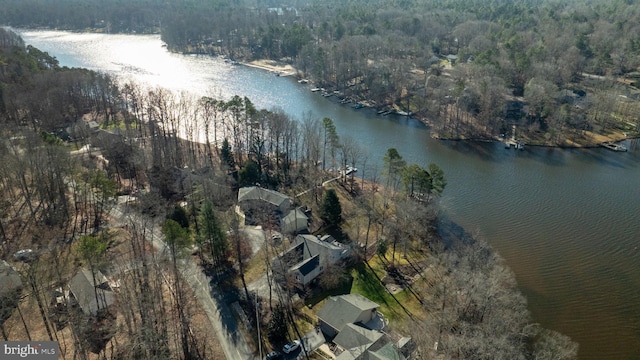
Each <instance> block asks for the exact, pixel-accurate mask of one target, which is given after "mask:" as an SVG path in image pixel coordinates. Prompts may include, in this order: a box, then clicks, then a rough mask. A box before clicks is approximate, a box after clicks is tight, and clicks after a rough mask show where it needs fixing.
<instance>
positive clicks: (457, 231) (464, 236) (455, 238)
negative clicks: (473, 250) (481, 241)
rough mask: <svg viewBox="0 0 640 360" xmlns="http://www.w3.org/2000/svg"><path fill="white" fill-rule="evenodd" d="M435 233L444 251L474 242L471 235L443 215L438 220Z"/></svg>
mask: <svg viewBox="0 0 640 360" xmlns="http://www.w3.org/2000/svg"><path fill="white" fill-rule="evenodd" d="M437 233H438V237H439V238H440V240H441V241H442V244H443V246H444V249H445V250H447V249H450V248H452V247H455V246H457V245H470V244H472V243H473V242H474V239H473V234H471V233H470V232H468V231H467V230H466V229H465V228H463V227H462V226H461V225H459V224H458V223H456V222H454V221H453V220H451V219H450V218H449V217H448V216H446V215H444V214H443V215H440V217H439V219H438V224H437Z"/></svg>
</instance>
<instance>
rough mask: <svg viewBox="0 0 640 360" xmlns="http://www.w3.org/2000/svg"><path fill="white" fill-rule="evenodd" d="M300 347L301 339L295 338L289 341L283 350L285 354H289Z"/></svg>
mask: <svg viewBox="0 0 640 360" xmlns="http://www.w3.org/2000/svg"><path fill="white" fill-rule="evenodd" d="M299 347H300V340H293V341H292V342H290V343H288V344H287V345H285V346H284V347H283V348H282V352H284V353H285V354H289V353H291V352H293V351H296V350H298V348H299Z"/></svg>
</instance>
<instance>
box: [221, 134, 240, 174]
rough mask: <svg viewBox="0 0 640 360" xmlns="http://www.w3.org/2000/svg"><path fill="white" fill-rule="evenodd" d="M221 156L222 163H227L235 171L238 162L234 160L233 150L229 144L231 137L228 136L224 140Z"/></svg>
mask: <svg viewBox="0 0 640 360" xmlns="http://www.w3.org/2000/svg"><path fill="white" fill-rule="evenodd" d="M220 157H221V158H222V163H223V164H226V165H227V166H228V167H229V170H231V171H233V170H234V169H235V167H236V162H235V160H233V151H232V150H231V144H229V139H227V138H224V140H223V141H222V148H221V149H220Z"/></svg>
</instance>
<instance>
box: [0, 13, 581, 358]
mask: <svg viewBox="0 0 640 360" xmlns="http://www.w3.org/2000/svg"><path fill="white" fill-rule="evenodd" d="M87 4H88V5H87V6H88V7H90V6H91V3H90V2H87ZM134 4H136V3H135V2H134ZM196 5H197V2H194V6H196ZM9 8H10V7H9ZM268 13H270V12H268ZM278 16H280V15H278ZM298 30H299V31H301V32H305V31H308V29H307V30H304V28H302V27H301V28H298ZM298 30H296V31H298ZM308 35H309V36H311V33H309V34H308ZM305 46H306V45H303V46H302V47H301V48H300V49H299V50H300V51H303V50H302V48H304V47H305ZM294 48H295V46H294V47H293V48H292V49H290V50H287V51H294V50H295V49H294ZM290 55H291V56H296V55H295V54H293V53H291V54H290ZM463 90H464V89H463ZM0 125H1V127H0V128H1V129H2V130H1V131H0V134H1V138H2V140H1V146H2V151H0V157H1V161H0V164H2V166H0V190H1V191H0V194H1V195H0V196H1V198H0V205H1V208H0V240H1V241H2V242H1V244H2V245H1V249H0V254H1V256H2V258H3V259H6V260H8V261H10V262H11V263H12V264H15V265H16V267H17V269H18V271H19V272H20V275H21V276H22V278H24V283H25V284H26V285H25V286H24V287H23V289H22V298H21V300H20V301H19V302H18V304H17V305H16V304H15V302H10V303H5V302H3V303H2V309H1V310H2V311H0V314H2V315H3V317H2V318H1V319H0V325H2V326H1V327H2V334H3V336H4V339H10V340H15V339H16V338H20V339H24V338H25V337H28V338H31V336H32V334H33V338H48V339H51V340H57V341H59V342H60V343H61V349H62V354H63V357H64V358H82V359H85V358H98V357H99V358H111V359H131V358H136V359H174V358H177V359H207V358H218V357H221V356H223V355H220V353H216V352H215V351H216V349H215V348H214V347H215V345H211V344H214V343H215V340H214V341H212V340H211V339H212V338H213V337H214V335H212V333H211V331H212V330H211V327H210V325H208V324H210V323H208V321H209V320H208V319H206V315H203V314H204V311H203V309H202V306H204V305H202V304H201V302H200V301H197V299H198V297H197V296H195V295H194V294H193V293H192V292H196V293H197V290H196V289H195V288H193V287H192V286H191V285H190V280H189V277H188V272H187V271H185V268H186V266H187V265H185V264H186V263H192V262H193V261H197V262H198V264H199V265H201V266H202V267H201V268H199V269H198V270H199V271H200V272H202V271H203V270H204V272H205V273H206V274H207V275H209V276H210V277H208V278H207V280H211V281H212V283H213V284H214V291H222V292H225V294H231V295H226V296H232V295H233V296H237V298H238V299H239V301H240V302H241V303H242V304H243V305H245V306H248V307H249V311H247V313H248V314H254V311H256V312H258V311H259V312H261V314H257V315H256V316H255V317H253V316H254V315H251V317H250V319H251V321H253V322H257V323H258V326H262V327H263V328H264V331H265V334H266V335H264V339H266V340H268V339H272V340H271V341H272V342H271V343H270V345H271V346H272V347H275V346H276V345H282V344H281V343H280V342H284V341H286V337H282V336H278V335H277V334H275V333H274V332H280V333H282V332H283V329H285V330H284V332H287V333H288V334H290V336H288V337H289V338H293V337H297V338H300V330H299V329H298V324H299V321H300V319H303V318H304V317H305V316H307V315H304V316H303V314H302V313H301V311H300V310H299V308H300V307H299V306H298V305H300V304H299V303H295V301H293V300H292V298H293V295H294V293H296V292H299V291H297V290H296V289H295V288H294V287H292V286H288V284H287V282H286V281H282V282H280V281H275V280H274V279H269V280H268V281H269V289H270V297H269V299H268V306H263V307H261V308H260V309H257V308H256V307H257V305H254V304H257V301H256V299H252V297H253V296H254V295H252V294H250V293H249V291H248V290H247V286H246V284H245V277H249V276H250V274H248V271H249V270H250V268H251V266H252V264H251V260H252V256H251V254H252V253H251V247H250V246H249V245H248V243H247V239H245V238H244V236H243V235H242V233H241V231H240V230H239V228H240V225H241V224H239V223H238V219H237V217H236V215H235V213H234V210H233V209H234V205H235V204H236V196H237V189H238V187H240V186H244V185H254V184H260V185H261V186H263V187H266V188H271V189H278V190H279V191H281V192H283V193H286V194H288V195H290V196H292V197H294V198H295V201H296V203H295V205H300V206H303V207H306V208H308V209H311V210H312V213H314V214H316V213H317V214H318V216H317V217H316V218H314V219H313V220H312V222H311V225H312V229H313V230H314V231H324V230H327V229H330V230H331V231H333V232H334V233H335V234H336V236H337V237H338V238H339V240H340V241H342V242H344V243H347V244H350V243H351V244H355V247H357V248H358V249H360V250H359V252H358V254H357V256H355V257H354V259H352V261H353V262H354V263H355V264H360V266H363V265H362V264H363V261H364V263H367V261H371V260H372V259H373V258H374V257H378V258H379V259H380V261H382V262H383V263H384V264H385V266H386V270H387V271H389V272H390V273H391V272H394V273H396V274H398V273H401V272H402V264H403V260H402V259H401V258H403V259H406V257H407V256H408V254H420V256H421V257H422V259H421V260H420V261H421V263H422V264H423V265H424V264H426V263H425V262H423V261H432V262H433V264H434V266H432V267H431V269H433V270H432V271H433V274H431V276H430V277H429V278H430V279H431V280H430V281H424V282H422V281H421V282H418V283H416V285H415V289H412V290H413V291H414V293H416V294H417V293H421V291H422V294H424V295H422V296H417V295H416V297H417V300H414V302H417V303H419V304H420V306H421V308H422V309H423V310H424V313H425V316H424V317H423V316H418V317H415V318H413V319H411V322H410V324H407V325H406V326H407V327H409V326H411V327H412V328H413V329H421V330H419V331H420V333H424V334H427V336H425V337H424V338H420V341H421V342H420V343H419V344H418V346H419V352H418V354H429V353H431V351H432V350H431V349H434V342H438V343H439V344H440V345H439V346H438V347H437V348H436V350H435V351H438V352H440V353H441V354H444V355H445V356H451V357H457V358H487V359H489V358H500V357H501V358H533V357H536V356H537V358H541V359H542V358H561V359H565V358H566V359H571V358H574V357H575V356H576V352H577V345H576V344H574V343H572V342H571V341H570V340H569V339H567V338H565V337H563V336H561V335H559V334H556V333H553V332H548V331H544V330H542V329H539V328H538V327H536V326H534V325H531V324H530V318H529V314H528V312H527V310H526V306H525V301H524V299H523V298H522V297H521V295H519V293H518V292H517V289H516V288H515V282H514V278H513V275H512V274H511V273H510V272H509V271H508V270H507V269H506V268H505V267H504V265H503V264H502V262H501V260H500V259H499V258H498V257H497V256H496V255H495V254H493V253H492V252H491V251H490V249H488V247H486V246H485V245H484V244H483V243H482V242H481V241H469V239H466V238H465V239H464V240H465V241H460V244H459V245H458V246H455V247H450V248H449V247H447V248H445V247H444V246H443V243H442V242H441V240H440V239H439V238H438V237H437V236H436V232H435V231H434V229H435V227H437V225H438V223H437V221H436V220H437V199H438V197H439V195H440V194H441V193H442V192H443V191H444V189H445V187H446V179H445V174H444V173H443V172H442V170H441V169H440V168H439V167H438V166H437V165H436V164H407V163H406V161H404V160H403V158H402V155H401V154H400V153H398V151H397V150H396V149H389V150H388V151H387V154H386V156H385V158H384V159H383V162H384V169H375V168H370V167H371V161H368V160H369V155H368V153H367V150H366V149H363V148H362V147H361V146H360V145H359V144H357V143H355V142H354V140H353V139H350V138H348V137H345V138H341V137H340V136H339V134H337V133H336V130H335V127H334V126H333V124H332V121H331V119H328V118H325V119H322V120H321V119H316V118H313V117H311V116H310V115H307V116H306V117H304V118H303V119H293V118H291V117H290V116H288V115H287V114H285V113H283V112H281V111H278V110H274V111H267V110H262V109H257V108H256V107H255V106H254V105H253V104H252V102H251V100H250V99H248V98H241V97H238V96H236V97H233V98H232V99H230V100H228V101H225V100H220V99H214V98H209V97H204V98H195V97H193V96H192V95H190V94H186V93H185V94H174V93H171V92H169V91H167V90H165V89H145V88H142V87H140V86H139V85H137V84H133V83H119V82H117V81H115V80H114V79H112V78H110V77H108V76H106V75H101V74H96V73H94V72H91V71H86V70H81V69H68V68H64V67H60V66H59V64H58V63H57V61H56V59H55V58H53V57H51V56H49V55H48V54H46V53H43V52H41V51H39V50H37V49H35V48H33V47H29V46H26V47H25V45H24V44H23V42H22V41H21V40H20V39H19V38H18V37H17V36H16V35H15V34H13V33H11V32H9V31H5V30H0ZM347 165H349V166H351V167H353V168H355V167H357V168H358V169H359V170H358V175H359V176H360V179H356V178H355V175H354V174H353V173H351V174H349V175H346V173H345V174H344V175H343V176H340V177H339V178H338V179H337V180H335V181H336V184H337V185H335V187H334V188H330V189H328V190H325V189H324V187H323V186H318V183H319V182H320V183H322V182H323V181H325V180H328V179H330V178H334V177H335V174H334V173H331V172H329V170H328V168H329V167H333V168H338V167H340V168H341V169H345V168H346V166H347ZM325 167H326V168H327V169H325ZM380 170H382V171H381V172H382V175H381V176H382V178H379V177H380V174H379V172H380ZM365 174H366V175H365ZM378 180H383V181H384V184H385V185H384V186H380V185H377V184H376V183H377V182H380V183H382V181H378ZM304 191H309V192H308V195H307V196H305V197H295V195H296V194H300V193H301V192H304ZM126 195H129V196H131V197H132V198H133V199H132V198H123V196H126ZM122 199H125V201H131V202H132V203H133V204H132V205H129V206H123V204H122V203H119V202H120V201H122ZM257 217H262V218H261V222H262V223H263V225H264V227H265V228H266V229H268V230H269V231H272V230H275V229H277V224H276V223H275V222H273V221H272V219H271V218H270V217H269V216H268V215H267V214H266V213H265V214H257ZM157 234H162V237H161V238H162V240H164V242H163V243H162V244H160V243H159V240H160V239H159V236H158V235H157ZM194 244H196V246H197V247H196V248H195V249H197V251H195V252H194V250H193V249H194V247H193V245H194ZM283 247H284V245H283V244H276V243H273V244H270V245H267V246H266V248H265V259H267V260H266V261H265V260H264V259H258V260H259V262H266V263H267V265H265V266H267V269H268V268H269V267H270V266H272V265H271V264H270V262H269V260H268V259H269V258H270V256H269V254H272V255H273V254H276V253H278V252H280V251H282V250H284V249H283ZM24 248H30V249H33V250H34V251H35V256H34V258H33V259H30V260H29V261H25V262H21V261H17V259H16V258H14V257H12V256H11V255H12V254H14V253H16V251H18V250H20V249H24ZM192 253H193V254H195V255H194V256H190V255H191V254H192ZM401 254H402V256H401ZM424 259H430V260H424ZM351 265H353V264H351ZM82 268H85V269H88V270H89V272H90V274H91V277H93V281H94V282H95V281H96V279H97V278H98V277H99V274H100V273H105V274H107V275H110V276H111V277H112V278H117V279H119V283H118V284H117V288H118V292H117V301H118V303H117V304H122V305H125V304H126V306H118V307H117V310H112V309H110V308H109V307H103V306H101V305H98V311H97V312H96V313H95V314H86V313H84V312H83V311H81V309H79V308H78V307H76V306H71V305H69V306H67V305H66V304H67V303H66V302H65V301H62V300H59V298H60V297H62V298H67V297H68V296H69V295H68V294H65V292H64V290H62V291H59V289H64V288H65V287H66V284H67V283H68V282H69V280H70V278H71V277H73V276H74V274H76V272H78V271H79V270H80V269H82ZM189 269H191V268H189ZM267 272H268V271H267ZM275 272H276V271H275V270H274V271H273V273H275ZM328 273H329V275H328V276H326V277H325V278H323V279H322V280H321V283H322V284H325V286H327V287H331V286H335V285H336V284H340V283H341V282H342V281H343V278H344V277H345V274H344V272H343V271H341V270H340V269H332V271H331V272H328ZM272 281H273V282H274V284H273V285H272V283H271V282H272ZM276 282H277V283H279V284H283V285H285V286H284V288H283V289H281V288H280V286H279V285H277V284H276ZM114 286H115V285H114ZM272 286H273V289H274V290H273V292H274V294H275V293H279V294H278V296H277V298H278V299H280V300H279V301H277V300H275V298H276V296H275V295H274V299H273V302H272V299H271V287H272ZM243 288H244V289H243ZM464 288H466V289H473V290H474V291H469V292H463V293H461V292H460V289H464ZM476 290H477V291H476ZM196 295H197V294H196ZM298 295H299V296H302V297H303V298H304V297H305V296H308V295H309V294H307V293H306V292H301V293H298ZM94 296H95V300H96V302H97V303H98V304H100V301H98V300H99V299H98V298H99V295H98V293H97V292H96V293H95V294H94ZM206 296H212V294H206ZM254 301H255V302H254ZM262 301H267V300H266V299H262ZM254 306H256V307H254ZM21 308H24V309H26V308H28V309H33V310H35V311H33V314H36V315H35V319H34V318H33V316H32V317H27V318H26V319H25V318H24V317H23V316H22V313H21V310H20V309H21ZM36 309H37V310H36ZM258 315H260V316H258ZM283 323H284V325H283ZM269 329H271V331H269ZM45 330H46V332H45ZM36 334H37V335H36ZM476 334H481V335H482V336H483V337H482V339H486V342H482V343H480V341H479V340H475V341H473V342H471V341H470V339H471V338H475V335H476ZM280 335H281V334H280ZM266 340H264V341H265V344H267V341H266ZM262 341H263V340H262V339H257V340H255V343H259V344H262ZM492 344H499V345H500V347H499V348H498V347H496V346H491V345H492ZM420 351H422V352H420ZM96 354H97V355H96ZM496 354H498V355H499V356H495V355H496ZM420 356H424V357H426V356H427V355H420ZM545 356H546V357H545Z"/></svg>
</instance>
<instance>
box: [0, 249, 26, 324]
mask: <svg viewBox="0 0 640 360" xmlns="http://www.w3.org/2000/svg"><path fill="white" fill-rule="evenodd" d="M20 290H22V279H21V278H20V274H18V272H17V271H16V270H15V269H14V268H13V267H12V266H11V265H9V263H7V262H6V261H4V260H2V261H0V325H2V324H3V323H4V321H5V320H7V319H8V318H9V317H10V316H11V313H13V310H14V309H15V308H16V307H17V306H18V301H19V299H20Z"/></svg>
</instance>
